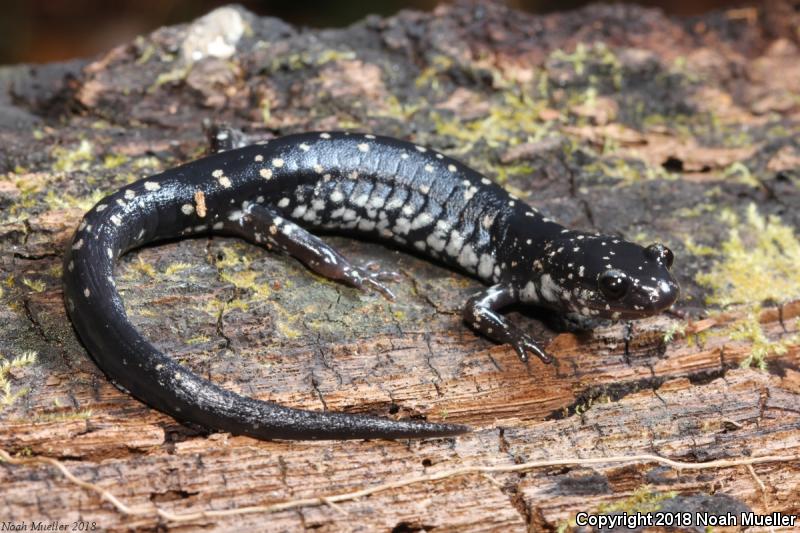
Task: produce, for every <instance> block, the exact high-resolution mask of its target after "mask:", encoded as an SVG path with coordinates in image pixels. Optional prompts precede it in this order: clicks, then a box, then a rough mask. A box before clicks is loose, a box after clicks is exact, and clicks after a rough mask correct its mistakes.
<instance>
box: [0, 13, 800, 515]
mask: <svg viewBox="0 0 800 533" xmlns="http://www.w3.org/2000/svg"><path fill="white" fill-rule="evenodd" d="M795 6H796V3H794V4H793V3H791V2H767V3H765V6H764V7H763V8H761V9H755V8H752V9H751V8H748V9H744V10H741V9H740V10H732V11H720V12H714V13H710V14H708V15H706V16H703V17H699V18H695V19H691V20H678V19H670V18H667V17H665V16H664V15H663V14H661V13H660V12H658V11H655V10H648V9H643V8H638V7H630V6H621V5H617V6H613V7H610V6H605V7H601V6H597V7H590V8H587V9H583V10H580V11H575V12H565V13H558V14H552V15H547V16H539V17H536V16H530V15H526V14H523V13H519V12H515V11H513V10H509V9H508V8H505V7H502V6H498V5H492V4H489V5H483V4H480V5H478V4H473V5H470V4H457V5H455V6H447V7H441V8H439V9H437V10H436V11H435V12H434V13H433V14H426V13H419V12H413V11H405V12H401V13H400V14H398V15H396V16H394V17H391V18H387V19H381V18H376V17H370V18H368V19H366V20H365V21H364V22H361V23H358V24H355V25H353V26H351V27H349V28H344V29H337V30H300V29H298V28H293V27H291V26H289V25H287V24H285V23H283V22H281V21H279V20H275V19H269V18H257V17H254V16H253V15H251V14H250V13H248V12H246V11H243V10H240V9H239V8H235V9H233V10H230V9H228V10H223V11H217V12H215V13H214V15H213V16H214V17H223V18H224V19H225V20H226V21H227V26H226V27H228V28H231V27H233V28H234V29H235V28H236V27H237V26H236V25H237V24H240V25H241V28H240V29H241V30H242V31H241V32H238V33H241V35H238V33H237V32H235V31H233V32H232V34H230V35H227V38H230V39H233V40H235V41H236V42H235V47H236V53H235V54H234V55H233V56H231V57H230V58H215V57H206V58H203V59H200V60H194V59H196V58H197V56H196V55H195V56H193V51H194V52H196V51H197V48H196V46H197V45H196V42H195V41H192V40H191V39H188V38H187V35H193V36H195V37H196V36H197V35H200V36H201V37H202V35H203V33H202V31H203V28H206V31H210V30H207V26H205V25H204V24H205V23H203V22H195V23H193V24H192V25H191V26H190V25H183V26H176V27H171V28H163V29H161V30H158V31H156V32H155V33H153V34H151V35H148V36H145V37H142V38H140V39H137V40H136V41H135V42H133V43H130V44H127V45H124V46H120V47H118V48H115V49H113V50H111V51H109V52H108V53H107V54H104V55H102V56H100V57H98V58H95V59H93V60H91V61H76V62H73V63H68V64H59V65H45V66H41V67H27V66H22V67H11V68H6V69H4V70H0V79H2V82H3V86H4V88H5V90H4V91H3V94H2V95H0V172H3V173H4V174H3V176H2V177H0V210H1V211H0V221H1V225H0V250H2V255H1V256H0V287H1V289H0V290H2V292H0V304H2V305H0V355H1V356H2V359H0V385H2V387H0V422H1V423H0V448H2V449H3V450H5V451H7V452H8V453H10V454H12V455H17V456H22V457H26V456H30V457H37V456H46V457H52V458H57V459H59V460H61V461H62V462H63V464H64V465H65V466H66V467H67V468H69V470H70V471H71V472H73V473H74V474H75V475H76V476H77V477H78V478H80V479H82V480H84V481H88V482H91V483H94V484H96V485H97V486H99V487H102V488H104V489H107V490H108V491H110V492H111V493H112V494H113V495H115V496H116V497H117V498H119V499H120V500H122V501H124V502H125V503H126V504H128V505H131V506H134V507H138V508H145V509H147V508H150V509H152V510H153V511H154V510H155V508H156V507H159V508H162V509H165V510H168V511H172V512H182V511H197V510H211V509H213V510H221V509H234V508H242V507H245V506H250V505H264V504H269V503H273V502H281V501H285V500H292V499H298V498H307V497H317V496H321V495H327V494H335V493H339V492H347V491H355V490H359V489H361V488H365V487H369V486H371V485H374V484H377V483H383V482H390V481H394V480H397V479H400V478H404V477H409V476H420V475H425V474H430V473H436V472H438V471H441V470H445V469H452V468H458V467H461V466H465V465H487V466H503V465H513V464H516V463H521V462H527V461H534V460H546V459H561V458H589V457H604V456H616V455H636V454H642V453H650V454H658V455H661V456H664V457H669V458H672V459H677V460H681V461H686V462H701V461H709V460H716V459H736V458H747V457H754V456H764V455H780V456H798V455H800V409H799V408H798V406H800V349H798V345H800V337H798V335H799V333H798V331H799V330H800V328H799V327H798V324H799V322H800V303H798V302H799V301H800V279H798V276H797V271H796V265H797V264H798V262H800V244H798V241H797V235H796V233H797V228H798V226H800V210H798V209H797V207H798V206H800V141H798V139H800V128H799V127H798V119H800V100H798V97H797V95H798V94H800V61H798V59H800V52H798V39H799V37H798V34H797V28H798V27H800V16H799V15H798V11H797V10H796V8H795ZM206 20H208V19H206ZM217 20H221V19H219V18H218V19H217ZM195 37H192V39H194V38H195ZM201 40H202V39H201ZM193 43H195V44H193ZM192 46H195V48H192ZM218 48H219V47H218ZM217 51H219V50H217ZM223 52H224V50H223ZM201 55H202V54H201ZM187 58H194V59H191V60H189V59H187ZM204 119H209V120H213V121H217V122H226V123H229V124H232V125H234V126H237V127H241V128H245V129H247V130H250V131H251V132H253V133H256V134H260V135H263V136H264V137H265V138H268V137H272V136H275V135H278V134H285V133H290V132H295V131H303V130H312V129H313V130H323V129H353V130H359V131H370V132H373V133H381V134H388V135H394V136H397V137H402V138H407V139H413V140H414V141H415V142H417V143H420V144H427V145H430V146H432V147H434V148H436V149H438V150H441V151H442V152H445V153H448V154H450V155H453V156H455V157H458V158H459V159H462V160H464V161H465V162H467V163H468V164H470V165H472V166H474V167H476V168H478V169H480V170H481V171H483V172H485V173H486V174H487V175H490V176H492V177H495V178H496V179H498V180H500V181H501V182H502V183H503V184H504V185H506V186H507V187H509V188H510V189H512V190H514V191H515V192H516V193H518V194H520V195H521V196H523V197H525V198H526V199H527V200H528V201H529V202H530V203H532V204H533V205H535V206H536V207H537V208H539V209H540V210H542V211H544V212H546V213H548V214H550V215H551V216H553V217H554V218H556V219H558V220H560V221H561V222H562V223H564V224H567V225H570V226H573V227H576V228H583V229H596V230H598V231H604V232H612V233H613V232H617V233H620V234H622V235H624V236H626V237H627V238H631V239H634V240H636V241H639V242H642V243H649V242H651V241H654V240H660V241H662V242H664V243H665V244H667V245H669V246H670V247H671V248H672V249H673V251H674V252H675V254H676V257H677V260H676V264H675V267H674V270H675V272H676V275H677V277H678V278H679V280H680V282H681V284H682V287H683V297H682V300H681V301H680V303H679V305H678V309H679V310H681V311H683V312H684V313H685V314H686V318H675V317H674V316H661V317H656V318H652V319H648V320H643V321H638V322H636V323H634V325H633V330H632V336H631V340H630V342H628V343H627V344H626V342H625V341H624V338H625V335H624V328H625V325H616V326H609V327H605V328H600V329H597V330H595V331H594V332H593V333H592V334H588V333H587V334H581V335H573V334H569V333H562V334H556V333H554V332H552V331H550V330H548V329H547V328H546V327H544V326H543V325H542V324H541V323H540V322H539V321H537V320H536V319H535V318H533V317H532V316H531V315H529V314H527V311H526V310H524V309H515V310H512V313H513V314H514V319H515V321H517V322H518V323H519V324H521V325H522V326H523V327H524V328H525V329H528V330H529V331H531V332H532V333H534V334H535V335H536V336H537V337H539V338H543V339H548V340H549V349H550V351H551V352H552V353H554V354H555V355H556V356H557V357H558V359H559V362H560V364H559V365H558V366H544V365H541V364H540V363H539V362H537V361H533V362H531V363H530V365H528V366H527V367H526V366H525V365H522V364H520V362H519V361H518V360H517V358H516V355H515V354H514V352H513V350H512V349H511V348H509V347H506V346H495V345H492V344H491V343H489V342H487V341H485V340H483V339H481V338H479V337H477V336H476V335H475V334H473V333H472V332H471V331H469V330H468V329H467V328H466V327H465V326H464V325H463V324H462V322H461V320H460V314H459V313H460V306H461V305H462V303H463V302H464V301H465V299H466V298H467V296H468V295H469V294H471V293H472V292H473V291H475V290H476V288H477V286H478V285H477V282H475V281H473V280H470V279H467V278H465V277H463V276H461V275H459V274H456V273H453V272H451V271H449V270H446V269H444V268H441V267H440V266H437V265H434V264H431V263H429V262H427V261H424V260H422V259H419V258H416V257H413V256H410V255H407V254H403V253H400V252H397V251H394V250H391V249H389V248H385V247H383V246H381V245H380V244H375V243H364V242H357V241H353V240H349V239H347V238H343V237H331V238H330V241H331V242H333V243H334V244H335V245H336V246H337V247H338V248H339V249H340V250H342V251H343V252H344V253H345V255H346V256H348V257H351V258H353V259H355V260H357V261H359V260H360V261H367V260H372V259H375V260H378V261H379V262H381V263H382V264H384V265H391V266H393V267H394V268H396V269H398V270H400V271H401V272H402V273H404V275H405V279H404V281H402V282H400V283H398V284H397V285H396V286H395V289H396V292H397V296H398V297H397V300H396V301H395V302H392V303H389V302H386V301H384V300H382V299H380V298H378V297H375V296H373V295H366V294H362V293H360V292H358V291H355V290H352V289H349V288H346V287H342V286H340V285H336V284H332V283H330V282H327V281H324V280H321V279H319V278H317V277H316V276H314V275H312V274H311V273H309V272H308V271H307V270H305V269H304V268H303V267H302V266H301V265H299V264H298V263H297V262H296V261H294V260H292V259H290V258H286V257H281V256H278V255H274V254H270V253H267V252H266V251H264V250H260V249H257V248H255V247H252V246H250V245H246V244H244V243H242V242H239V241H236V240H232V239H222V238H212V239H204V240H200V239H197V240H186V241H180V242H175V243H170V244H165V245H161V246H157V247H151V248H148V249H145V250H142V251H139V252H136V253H133V254H130V255H129V256H127V257H125V258H124V259H123V260H122V263H121V265H120V267H119V269H118V278H119V281H118V285H119V287H120V289H121V291H122V292H123V294H124V297H125V300H126V304H127V308H128V312H129V315H130V316H131V319H132V320H133V322H134V323H135V324H136V325H137V327H139V328H141V330H142V331H143V332H145V333H146V334H147V336H148V337H149V338H150V339H152V341H153V342H154V343H155V344H156V345H158V346H159V347H160V348H161V349H163V350H164V351H165V352H166V353H169V354H171V355H172V356H174V357H176V358H179V359H180V360H181V361H182V362H183V363H185V364H187V365H188V366H190V367H191V368H192V369H193V370H195V371H196V372H199V373H201V374H202V375H204V376H206V377H208V378H209V379H213V380H214V381H216V382H218V383H221V384H223V385H225V386H226V387H229V388H231V389H232V390H236V391H238V392H241V393H245V394H249V395H253V396H256V397H259V398H262V399H268V400H274V401H276V402H279V403H282V404H285V405H291V406H296V407H303V408H308V409H331V410H338V411H348V412H355V413H360V412H367V413H373V414H378V415H382V416H394V417H425V418H427V419H430V420H447V421H453V422H460V423H467V424H470V425H472V426H474V427H475V431H474V432H473V433H471V434H469V435H465V436H463V437H459V438H458V439H444V440H431V441H425V442H405V441H400V442H383V441H371V442H321V443H291V442H259V441H255V440H252V439H248V438H242V437H232V436H229V435H225V434H212V435H208V434H207V433H204V432H202V431H199V430H197V429H192V428H187V427H185V426H183V425H180V424H178V423H177V422H175V421H174V420H172V419H171V418H169V417H166V416H164V415H161V414H160V413H158V412H155V411H151V410H149V409H148V408H146V407H145V406H144V405H143V404H141V403H139V402H137V401H135V400H133V399H132V398H130V397H129V396H127V395H126V394H124V393H121V392H120V391H118V390H117V389H115V388H114V387H113V386H112V385H111V384H110V383H109V382H108V380H107V379H106V378H105V377H104V376H103V375H102V374H101V373H100V372H99V370H98V369H97V368H96V367H95V366H94V364H93V363H92V362H91V360H90V359H89V357H88V356H87V354H86V353H85V351H84V350H83V349H82V348H81V346H80V344H79V343H78V342H77V339H76V337H75V335H74V332H73V331H72V330H71V328H70V326H69V323H68V322H67V320H66V316H65V313H64V308H63V303H62V300H61V288H60V281H59V274H60V255H61V252H62V249H63V248H64V246H65V243H66V241H67V238H68V236H69V235H70V232H71V231H72V229H73V228H74V226H75V225H76V224H77V221H78V219H79V218H80V216H81V215H82V213H83V211H84V210H86V209H87V208H88V207H89V206H90V205H91V204H92V203H93V202H94V201H96V200H97V199H98V198H99V197H100V196H101V195H102V194H103V193H104V192H108V191H110V190H112V189H114V188H116V187H118V186H121V185H123V184H125V183H127V182H129V181H132V180H134V179H138V178H139V177H142V176H144V175H147V174H150V173H155V172H158V171H159V170H162V169H165V168H169V167H171V166H174V165H176V164H178V163H180V162H182V161H185V160H188V159H191V158H194V157H197V156H199V155H201V154H202V153H203V151H204V150H205V146H206V144H205V141H204V136H203V132H202V122H203V120H204ZM787 265H788V266H787ZM792 265H793V266H794V267H795V268H794V269H792V268H790V267H791V266H792ZM742 362H748V363H752V364H750V365H749V366H747V367H741V366H740V364H741V363H742ZM759 365H760V366H761V367H763V368H759ZM0 486H2V493H0V521H4V520H6V521H12V522H20V521H30V520H43V521H52V520H59V521H61V523H66V524H69V525H71V523H72V522H73V521H76V520H86V521H89V522H95V523H96V524H97V525H98V527H100V528H101V529H104V530H129V529H143V530H155V529H162V528H164V527H169V528H174V529H179V528H180V529H194V528H198V529H199V528H203V529H205V530H209V529H215V528H216V529H221V530H230V529H231V528H233V527H237V528H238V527H244V528H250V529H252V530H261V529H269V530H298V529H302V528H315V529H320V530H325V531H345V530H394V531H418V530H423V529H424V530H430V529H434V528H436V529H458V530H464V531H477V530H492V529H497V530H513V531H525V530H530V531H557V530H563V529H564V528H567V529H569V528H572V527H574V519H575V516H576V513H578V512H579V511H588V512H620V511H628V512H635V511H637V510H648V509H650V510H652V509H657V508H660V509H662V510H684V509H699V510H708V511H712V510H713V511H716V512H725V511H732V512H738V511H739V510H742V509H752V510H755V511H759V512H773V511H781V512H784V513H790V514H791V513H793V514H800V498H798V494H800V465H799V464H798V462H797V461H789V462H786V461H783V462H774V463H766V464H758V465H755V466H753V467H752V470H750V469H749V468H748V467H745V466H738V467H731V468H721V469H714V470H698V471H693V470H681V471H678V470H675V469H670V468H667V467H665V466H662V465H657V464H652V463H648V464H641V463H635V464H629V465H625V464H608V465H591V466H579V465H575V466H568V467H564V466H559V467H552V468H542V469H536V470H532V471H530V472H526V473H494V474H491V475H483V476H481V475H468V476H460V477H452V478H447V479H444V480H439V481H432V482H426V483H416V484H412V485H408V486H405V487H401V488H397V489H393V490H390V491H386V492H381V493H378V494H374V495H371V496H369V497H365V498H360V499H357V500H354V501H345V502H340V503H338V504H336V505H309V506H305V507H301V508H299V509H294V510H288V511H282V512H277V513H272V514H269V515H267V514H264V513H254V514H242V515H233V516H229V517H224V518H213V519H212V518H199V519H194V520H191V521H188V522H185V523H177V522H170V521H168V520H164V519H161V518H158V517H157V515H156V514H155V512H152V513H151V514H149V515H141V516H139V515H137V516H125V515H124V514H122V513H120V512H118V511H117V510H115V509H114V508H113V507H112V506H111V505H110V504H109V503H107V502H103V501H101V499H100V498H99V497H98V496H97V495H96V494H94V493H92V492H90V491H86V490H83V489H80V488H78V487H76V486H75V485H73V484H71V483H69V482H67V481H66V480H65V479H64V478H63V477H62V476H61V474H59V473H58V472H57V471H56V470H55V469H54V468H52V467H50V466H35V465H10V464H3V465H1V466H0ZM778 530H779V529H778Z"/></svg>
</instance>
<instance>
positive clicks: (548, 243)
mask: <svg viewBox="0 0 800 533" xmlns="http://www.w3.org/2000/svg"><path fill="white" fill-rule="evenodd" d="M217 137H218V140H219V141H220V142H221V144H222V146H221V149H220V150H219V151H218V152H217V153H214V154H212V155H209V156H207V157H204V158H201V159H198V160H196V161H192V162H189V163H186V164H184V165H181V166H178V167H176V168H172V169H170V170H167V171H165V172H162V173H160V174H158V175H154V176H151V177H147V178H144V179H141V180H139V181H136V182H135V183H131V184H130V185H126V186H124V187H122V188H121V189H119V190H117V191H116V192H114V193H112V194H110V195H109V196H107V197H105V198H103V199H102V200H100V201H99V202H98V203H97V204H96V205H95V206H94V207H93V208H92V209H91V210H90V211H89V212H88V213H86V215H85V216H84V217H83V219H82V221H81V222H80V225H79V226H78V228H77V230H76V232H75V235H74V237H73V238H72V240H71V242H70V243H69V245H68V249H67V252H66V254H65V258H64V269H63V272H64V274H63V285H64V298H65V304H66V308H67V312H68V315H69V318H70V319H71V321H72V324H73V325H74V327H75V330H76V331H77V334H78V336H79V337H80V340H81V341H82V342H83V345H84V346H85V348H86V349H87V351H88V352H89V354H90V355H91V357H92V358H93V359H94V361H95V362H96V363H97V365H98V366H99V367H100V368H101V369H102V370H103V371H104V372H105V374H106V375H107V376H108V377H109V378H110V379H111V380H112V382H113V383H114V384H115V385H116V386H118V387H119V388H121V389H122V390H124V391H127V392H129V393H130V394H132V395H133V396H134V397H136V398H138V399H139V400H141V401H143V402H144V403H146V404H148V405H150V406H152V407H153V408H155V409H158V410H159V411H162V412H164V413H167V414H169V415H170V416H172V417H174V418H175V419H177V420H181V421H185V422H189V423H194V424H198V425H201V426H205V427H207V428H211V429H215V430H223V431H228V432H231V433H235V434H243V435H249V436H251V437H255V438H259V439H355V438H358V439H363V438H387V439H396V438H423V437H442V436H450V435H457V434H460V433H463V432H466V431H468V430H469V429H470V428H469V427H467V426H463V425H458V424H437V423H430V422H427V421H420V420H389V419H384V418H380V417H374V416H362V415H353V414H346V413H336V412H314V411H305V410H300V409H290V408H287V407H283V406H280V405H278V404H275V403H271V402H266V401H260V400H257V399H254V398H249V397H245V396H241V395H239V394H236V393H233V392H231V391H228V390H225V389H223V388H221V387H219V386H217V385H215V384H214V383H212V382H210V381H208V380H206V379H203V378H201V377H200V376H198V375H197V374H195V373H193V372H191V371H190V370H189V369H187V368H185V367H183V366H182V365H180V364H179V363H178V362H177V361H175V360H174V359H172V358H170V357H168V356H167V355H165V354H164V353H162V352H160V351H159V350H158V349H157V348H155V347H154V346H153V345H152V344H151V343H150V342H148V341H147V339H145V338H144V337H143V336H142V334H140V333H139V332H138V331H137V330H136V329H135V328H134V327H133V325H132V324H131V322H130V321H129V320H128V318H127V315H126V311H125V306H124V304H123V301H122V298H121V296H120V294H119V292H118V291H117V289H116V286H115V281H114V266H115V263H116V261H117V260H118V259H119V258H120V256H122V255H123V254H126V253H128V252H129V251H131V250H134V249H136V248H139V247H141V246H143V245H146V244H149V243H153V242H157V241H164V240H168V239H176V238H183V237H191V236H199V235H207V234H219V235H226V236H236V237H240V238H243V239H245V240H247V241H250V242H252V243H254V244H256V245H259V246H262V247H265V248H267V249H271V250H276V251H280V252H284V253H288V254H289V255H291V256H293V257H295V258H297V259H299V260H300V261H301V262H302V263H304V264H305V265H306V267H307V268H309V269H310V270H312V271H314V272H316V273H317V274H319V275H321V276H324V277H325V278H329V279H331V280H336V281H338V282H341V283H343V284H346V285H350V286H352V287H356V288H359V289H362V290H367V291H377V292H379V293H381V294H383V295H384V296H386V297H389V298H391V297H393V295H392V292H391V290H390V289H389V287H388V286H387V283H388V281H390V280H392V279H394V278H395V277H396V276H395V275H394V274H393V273H392V272H385V271H378V272H376V271H374V270H373V269H370V268H367V267H365V266H359V265H355V264H353V263H351V262H350V261H348V260H347V258H345V257H344V256H342V254H340V253H339V252H337V251H336V250H335V249H333V248H332V247H331V246H329V245H328V244H326V243H325V242H324V241H323V240H321V239H320V238H319V237H317V236H316V235H314V233H312V231H314V230H317V231H318V232H319V231H322V230H324V231H333V232H337V231H338V232H343V233H346V234H347V235H355V236H359V237H364V238H368V239H377V240H383V241H387V242H390V243H392V244H394V245H396V246H398V247H401V248H405V249H408V250H410V251H413V252H415V253H417V254H419V255H423V256H425V257H427V258H430V259H432V260H436V261H439V262H441V263H444V264H446V265H449V266H451V267H453V268H455V269H458V270H460V271H462V272H464V273H466V274H468V275H471V276H473V277H476V278H477V279H478V280H480V281H482V282H483V283H485V284H486V285H487V286H488V287H486V288H485V290H482V291H480V292H478V293H477V294H475V295H473V296H472V297H471V298H469V299H468V301H467V302H466V304H465V305H464V307H463V318H464V321H465V322H466V323H467V324H468V325H469V326H471V327H472V328H473V329H474V330H476V331H477V332H479V333H480V334H482V335H483V336H485V337H487V338H488V339H491V340H493V341H495V342H497V343H505V344H509V345H511V346H512V347H513V348H514V350H516V353H517V354H518V355H519V358H520V359H521V360H522V361H527V360H528V358H529V357H530V356H535V357H538V358H539V359H541V360H542V361H543V362H550V361H551V357H550V355H549V354H547V353H546V352H545V350H544V349H543V348H542V347H541V346H540V345H539V344H538V343H537V342H536V340H535V339H534V338H532V337H531V336H529V335H528V334H526V333H524V332H522V331H521V330H520V329H518V328H517V327H516V326H515V325H514V324H512V323H510V321H509V320H508V319H507V318H506V317H505V316H504V315H503V314H501V309H502V308H504V307H507V306H509V305H511V304H514V303H518V302H521V303H523V304H531V305H534V306H538V307H541V308H544V309H546V310H548V312H550V313H553V314H555V315H557V316H563V317H567V318H573V319H576V320H579V319H585V318H591V319H611V320H619V319H635V318H641V317H646V316H649V315H653V314H656V313H659V312H661V311H663V310H666V309H668V308H669V307H670V306H671V305H672V304H673V303H674V302H675V300H676V298H677V297H678V294H679V287H678V284H677V283H676V281H675V279H674V278H673V276H672V275H671V273H670V268H671V266H672V263H673V254H672V252H671V251H670V250H669V249H668V248H667V247H666V246H664V245H662V244H652V245H650V246H647V247H642V246H639V245H637V244H634V243H632V242H628V241H626V240H623V239H622V238H619V237H615V236H611V235H600V234H595V233H587V232H582V231H574V230H571V229H568V228H565V227H563V226H561V225H559V224H558V223H556V222H555V221H553V220H551V219H550V218H548V217H547V216H544V215H543V214H542V213H540V212H539V211H537V210H536V209H535V208H533V207H531V206H530V205H528V204H526V203H525V202H524V201H522V200H520V199H519V198H517V197H516V196H514V195H512V194H510V193H509V192H507V191H506V190H505V189H503V188H502V187H500V186H498V185H497V184H495V183H493V182H492V181H491V180H489V179H488V178H486V177H485V176H483V175H481V174H480V173H478V172H476V171H475V170H472V169H471V168H469V167H467V166H465V165H464V164H462V163H460V162H459V161H457V160H455V159H452V158H450V157H447V156H446V155H443V154H441V153H438V152H436V151H434V150H432V149H430V148H426V147H424V146H419V145H416V144H413V143H410V142H405V141H401V140H397V139H394V138H390V137H381V136H375V135H370V134H361V133H350V132H311V133H302V134H296V135H288V136H284V137H279V138H275V139H271V140H269V141H266V142H263V141H262V142H259V143H256V144H251V145H248V146H243V147H232V146H229V145H228V144H229V143H226V142H224V141H225V140H227V139H228V138H229V136H228V134H227V133H226V132H224V131H221V132H220V134H219V135H218V136H217Z"/></svg>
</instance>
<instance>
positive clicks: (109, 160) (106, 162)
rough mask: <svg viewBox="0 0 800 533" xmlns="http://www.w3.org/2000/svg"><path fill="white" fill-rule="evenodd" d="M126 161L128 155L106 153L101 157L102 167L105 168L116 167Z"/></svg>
mask: <svg viewBox="0 0 800 533" xmlns="http://www.w3.org/2000/svg"><path fill="white" fill-rule="evenodd" d="M127 162H128V156H126V155H123V154H107V155H106V156H105V157H104V158H103V167H105V168H106V169H112V168H117V167H118V166H120V165H124V164H125V163H127Z"/></svg>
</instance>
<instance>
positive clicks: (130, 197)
mask: <svg viewBox="0 0 800 533" xmlns="http://www.w3.org/2000/svg"><path fill="white" fill-rule="evenodd" d="M134 198H136V191H134V190H132V189H127V190H126V191H125V199H126V200H133V199H134Z"/></svg>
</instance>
